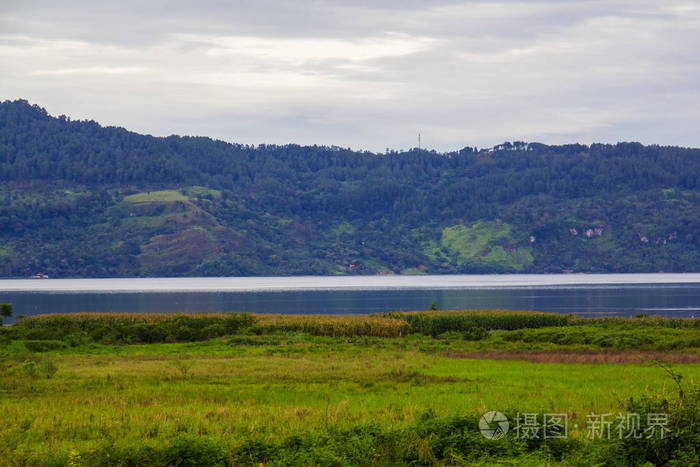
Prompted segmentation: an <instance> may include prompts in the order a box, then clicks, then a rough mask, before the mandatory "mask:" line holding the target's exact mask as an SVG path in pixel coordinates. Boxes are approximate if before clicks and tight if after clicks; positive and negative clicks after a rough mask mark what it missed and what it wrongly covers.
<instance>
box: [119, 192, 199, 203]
mask: <svg viewBox="0 0 700 467" xmlns="http://www.w3.org/2000/svg"><path fill="white" fill-rule="evenodd" d="M189 199H190V198H189V197H188V196H185V195H183V194H182V193H180V192H179V191H177V190H160V191H149V192H147V193H136V194H133V195H129V196H126V197H125V198H124V201H125V202H127V203H165V202H174V201H189Z"/></svg>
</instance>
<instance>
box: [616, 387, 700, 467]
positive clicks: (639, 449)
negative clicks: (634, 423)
mask: <svg viewBox="0 0 700 467" xmlns="http://www.w3.org/2000/svg"><path fill="white" fill-rule="evenodd" d="M627 411H628V412H629V413H636V414H639V415H640V422H641V426H640V431H641V432H642V433H643V432H644V431H645V430H650V429H651V427H650V426H649V423H648V418H647V416H649V415H652V416H654V415H655V414H666V415H667V416H668V424H667V425H666V427H667V428H668V429H669V430H670V431H668V432H666V433H665V434H664V436H663V437H661V436H659V435H658V433H659V430H658V429H656V435H654V436H651V437H648V436H642V437H641V438H639V439H636V438H633V437H630V438H624V439H622V440H621V441H620V444H619V445H618V446H616V448H615V450H616V451H617V453H618V457H621V458H622V459H624V460H625V461H627V462H629V463H630V464H632V463H635V464H641V463H644V462H650V463H652V464H654V465H677V466H685V465H697V463H698V460H699V459H700V387H694V388H693V389H692V390H691V391H690V392H688V393H687V394H684V395H683V397H679V398H678V399H676V400H669V399H666V398H663V397H649V396H646V397H641V398H637V399H634V398H633V399H630V400H629V401H628V402H627Z"/></svg>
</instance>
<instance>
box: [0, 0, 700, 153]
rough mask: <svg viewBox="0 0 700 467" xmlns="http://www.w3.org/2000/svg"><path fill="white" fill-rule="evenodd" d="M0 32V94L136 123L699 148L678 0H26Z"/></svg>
mask: <svg viewBox="0 0 700 467" xmlns="http://www.w3.org/2000/svg"><path fill="white" fill-rule="evenodd" d="M0 28H1V29H0V30H2V31H3V35H1V36H0V61H1V62H2V63H3V67H2V68H1V69H0V89H2V93H3V95H0V98H9V99H14V98H27V99H29V100H30V101H32V102H33V103H37V104H39V105H42V106H46V107H47V109H48V110H49V111H50V112H52V113H55V114H67V115H71V117H73V118H91V119H96V120H98V121H101V122H103V123H106V124H116V125H120V126H125V127H127V128H130V129H133V130H135V131H141V132H147V133H151V134H157V135H167V134H170V133H184V134H201V135H207V136H213V137H218V138H222V139H226V140H229V141H240V142H244V143H261V142H268V143H269V142H274V143H287V142H297V143H302V144H315V143H318V144H337V145H341V146H350V147H354V148H358V149H363V148H367V149H372V150H378V151H381V150H384V148H386V147H392V148H408V147H411V146H414V145H415V144H416V143H415V139H416V133H417V131H418V130H421V132H422V134H423V140H424V143H425V144H426V145H427V146H429V147H435V148H437V149H439V150H450V149H455V148H458V147H461V146H465V145H472V146H473V145H477V146H484V147H485V146H491V145H494V144H497V143H499V142H501V141H503V140H514V139H519V140H539V141H543V142H551V143H560V142H573V141H580V142H593V141H609V142H613V141H618V140H640V141H642V142H646V143H662V144H682V145H691V146H698V145H700V142H698V140H697V138H698V137H697V132H696V130H695V128H694V124H693V122H697V119H698V117H700V91H699V87H698V85H697V83H698V82H699V79H700V64H698V62H697V58H696V57H697V45H696V44H699V43H700V6H699V5H697V2H693V1H688V0H685V1H684V0H664V1H651V0H605V1H604V0H572V1H567V2H562V1H558V0H536V1H517V0H511V1H495V2H492V1H490V2H486V1H417V0H403V1H399V0H377V1H369V0H367V1H358V2H345V1H340V0H316V1H310V2H298V1H291V0H289V1H287V0H278V1H274V0H257V1H252V0H250V1H235V2H223V1H213V0H206V1H204V0H203V1H200V2H196V3H195V2H187V1H184V0H182V1H181V0H176V1H167V2H166V1H165V0H154V1H150V2H135V1H132V0H128V1H126V2H120V3H119V4H114V3H109V2H92V1H89V2H88V1H85V0H74V1H72V2H69V3H64V2H48V1H43V0H42V1H39V0H26V1H22V2H19V1H17V2H9V3H8V2H5V3H4V4H3V6H2V7H0Z"/></svg>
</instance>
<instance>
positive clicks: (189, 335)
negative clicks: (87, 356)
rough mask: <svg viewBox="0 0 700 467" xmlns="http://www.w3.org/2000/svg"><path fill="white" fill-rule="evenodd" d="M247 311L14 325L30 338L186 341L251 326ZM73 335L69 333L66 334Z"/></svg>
mask: <svg viewBox="0 0 700 467" xmlns="http://www.w3.org/2000/svg"><path fill="white" fill-rule="evenodd" d="M253 323H254V318H253V317H252V316H251V315H247V314H240V313H236V314H227V313H218V314H215V313H211V314H182V313H180V314H175V313H173V314H157V313H153V314H149V313H74V314H62V315H60V314H57V315H37V316H33V317H31V318H28V319H26V320H24V321H22V322H20V323H17V324H16V325H15V326H13V328H17V332H18V333H20V334H22V335H23V336H24V337H25V338H27V339H30V340H61V339H63V340H66V342H70V345H74V344H76V345H81V344H83V343H86V341H87V340H89V341H93V342H103V343H107V344H124V343H127V344H128V343H156V342H182V341H185V342H188V341H198V340H205V339H210V338H212V337H219V336H224V335H229V334H235V333H236V332H239V331H240V330H242V329H245V328H247V327H250V326H252V324H253ZM69 336H72V337H69Z"/></svg>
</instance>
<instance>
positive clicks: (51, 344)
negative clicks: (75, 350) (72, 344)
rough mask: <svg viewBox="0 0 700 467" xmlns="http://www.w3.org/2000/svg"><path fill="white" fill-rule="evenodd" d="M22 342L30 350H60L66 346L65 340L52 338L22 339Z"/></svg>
mask: <svg viewBox="0 0 700 467" xmlns="http://www.w3.org/2000/svg"><path fill="white" fill-rule="evenodd" d="M23 344H24V346H25V347H26V348H27V350H29V351H30V352H49V351H51V350H61V349H65V348H67V347H68V345H67V344H66V343H65V342H62V341H54V340H46V341H24V342H23Z"/></svg>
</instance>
